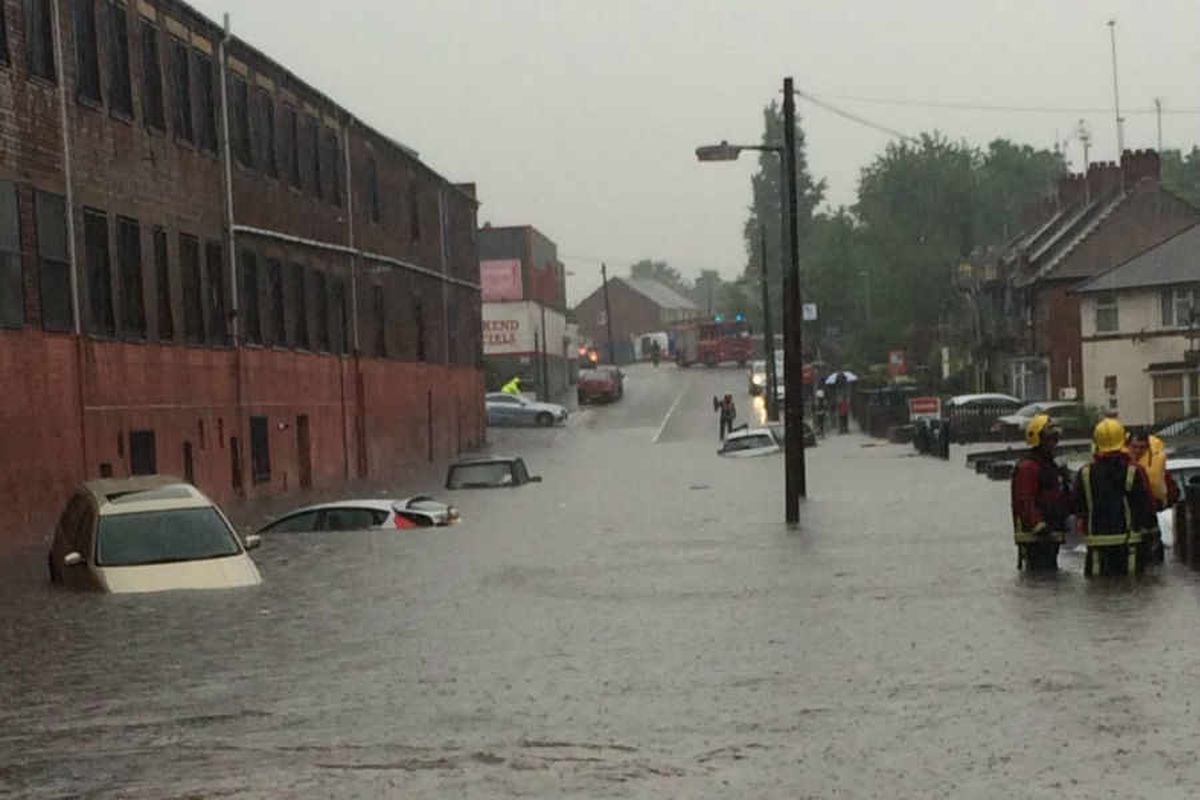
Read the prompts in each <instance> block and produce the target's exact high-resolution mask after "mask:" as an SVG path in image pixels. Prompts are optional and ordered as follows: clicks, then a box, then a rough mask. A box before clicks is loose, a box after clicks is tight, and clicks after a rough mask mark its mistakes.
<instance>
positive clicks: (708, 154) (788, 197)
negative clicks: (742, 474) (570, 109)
mask: <svg viewBox="0 0 1200 800" xmlns="http://www.w3.org/2000/svg"><path fill="white" fill-rule="evenodd" d="M783 137H784V142H783V146H782V147H780V146H778V145H732V144H730V143H729V142H727V141H722V142H721V143H720V144H714V145H704V146H701V147H697V148H696V158H697V159H698V160H700V161H736V160H737V158H738V155H739V154H740V153H741V152H742V151H743V150H755V151H759V152H767V153H775V154H777V155H779V156H780V167H781V168H782V170H783V183H782V186H781V189H782V191H783V196H784V203H783V221H784V226H783V229H782V230H781V240H782V241H783V242H786V244H787V260H786V261H783V260H782V259H781V262H782V266H783V329H784V337H783V354H784V355H783V357H784V377H785V382H786V388H785V393H784V394H785V399H784V404H783V405H784V420H785V424H784V449H785V456H784V463H785V471H786V472H785V484H786V486H785V489H784V516H785V518H786V520H787V522H788V523H796V522H799V521H800V498H802V497H804V496H806V494H807V475H806V469H805V462H804V401H803V397H804V355H803V347H804V339H803V331H802V328H801V326H802V321H801V308H802V305H801V301H800V249H799V241H798V234H799V231H798V227H799V225H798V220H797V210H796V209H797V186H796V97H795V92H794V89H793V86H792V79H791V78H785V79H784V81H783ZM781 249H782V248H781ZM762 270H763V275H762V279H763V291H764V299H763V309H764V311H766V308H767V302H766V280H767V265H766V259H765V258H764V259H763V264H762ZM768 319H769V313H767V314H765V315H764V319H763V323H764V328H766V327H767V325H768V324H769V323H768ZM763 338H764V342H765V345H766V347H765V350H766V355H767V369H768V370H769V372H768V376H769V377H768V382H769V383H771V386H770V387H769V390H768V391H769V394H770V399H769V400H768V404H769V405H768V408H770V403H771V401H773V400H774V394H775V386H774V377H773V375H772V373H773V372H774V368H775V353H774V351H775V342H774V334H773V333H772V332H771V331H768V330H764V332H763ZM789 400H790V401H791V402H789Z"/></svg>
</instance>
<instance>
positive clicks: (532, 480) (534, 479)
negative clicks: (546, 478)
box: [529, 475, 542, 483]
mask: <svg viewBox="0 0 1200 800" xmlns="http://www.w3.org/2000/svg"><path fill="white" fill-rule="evenodd" d="M529 482H530V483H541V482H542V476H541V475H530V476H529Z"/></svg>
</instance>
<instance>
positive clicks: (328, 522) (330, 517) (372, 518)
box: [318, 506, 388, 531]
mask: <svg viewBox="0 0 1200 800" xmlns="http://www.w3.org/2000/svg"><path fill="white" fill-rule="evenodd" d="M387 516H388V515H387V512H386V511H375V510H372V509H370V508H359V507H354V506H343V507H337V508H327V509H325V511H324V513H323V514H322V515H321V519H320V520H319V521H318V530H322V531H365V530H370V529H371V528H375V527H378V526H379V524H380V523H381V522H382V521H383V520H384V519H387Z"/></svg>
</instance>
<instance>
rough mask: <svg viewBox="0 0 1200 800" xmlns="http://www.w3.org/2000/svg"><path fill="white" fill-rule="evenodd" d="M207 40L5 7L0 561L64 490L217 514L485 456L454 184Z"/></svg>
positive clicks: (239, 49) (475, 327)
mask: <svg viewBox="0 0 1200 800" xmlns="http://www.w3.org/2000/svg"><path fill="white" fill-rule="evenodd" d="M59 8H61V15H60V14H59V13H58V10H59ZM222 40H223V33H222V30H221V28H220V27H219V26H217V25H216V24H215V23H214V22H213V21H211V20H208V19H206V18H204V17H203V16H201V15H199V14H197V13H196V12H195V11H194V10H192V9H191V8H189V7H188V6H187V5H185V4H183V3H179V2H173V0H139V2H135V3H128V4H121V3H113V2H107V1H106V0H82V2H76V3H71V4H67V3H59V2H55V0H0V375H3V377H4V385H5V387H6V389H7V391H5V393H4V397H3V399H2V400H0V498H3V503H0V548H3V547H4V546H5V545H9V544H13V543H16V542H21V541H26V542H28V541H34V540H37V539H39V538H41V537H44V536H46V535H47V534H49V533H50V532H51V530H52V527H53V523H54V519H55V517H56V514H57V512H58V510H59V507H60V504H61V503H62V501H63V500H64V499H65V497H66V496H67V494H68V492H69V490H70V489H71V487H72V486H73V484H75V483H76V482H78V481H80V480H82V479H86V478H91V477H96V476H100V475H108V474H111V475H115V476H122V475H128V474H134V473H144V472H155V471H157V472H161V473H175V474H179V475H182V476H185V477H187V478H189V479H191V480H194V482H195V483H196V484H197V485H198V486H200V487H201V488H202V489H203V490H205V491H206V492H208V493H209V494H211V495H212V496H213V497H214V498H215V499H217V500H218V501H222V502H229V501H232V500H235V499H237V498H249V497H255V496H259V495H263V494H267V493H278V492H286V491H290V490H294V489H298V488H304V487H308V486H314V487H323V486H326V487H327V486H333V485H336V484H337V483H339V482H341V481H345V480H347V479H355V478H369V479H378V480H400V479H403V478H404V477H405V476H408V475H411V474H413V472H414V471H415V470H418V469H420V468H421V467H422V465H428V464H429V463H430V462H432V461H437V460H440V459H444V458H446V457H449V456H451V455H453V454H455V453H456V452H458V451H459V450H462V449H465V448H468V447H471V446H474V445H476V444H478V443H479V442H480V441H481V439H482V435H483V424H484V417H483V409H482V400H481V397H482V376H481V371H480V368H479V362H480V299H479V267H478V257H477V254H476V236H475V215H476V200H475V196H474V187H473V186H457V185H454V184H451V183H449V182H448V181H447V180H446V179H444V178H443V177H441V176H440V175H438V174H437V173H436V172H434V171H433V170H432V169H430V168H429V167H428V166H427V165H425V164H424V163H422V162H421V160H420V159H419V158H418V156H417V154H416V153H414V152H413V151H412V150H410V149H408V148H406V147H404V146H403V145H400V144H398V143H396V142H394V141H392V140H391V139H389V138H388V137H386V136H384V135H383V134H381V133H379V132H378V131H375V130H373V129H372V128H370V127H369V126H368V125H366V124H365V123H363V122H361V121H360V120H358V119H356V118H355V117H353V116H352V115H351V114H350V113H349V112H347V111H346V110H345V109H343V108H341V107H339V106H338V105H337V104H336V103H335V102H334V101H332V100H331V99H329V98H328V97H325V96H324V95H322V94H321V93H320V92H318V91H317V90H315V89H313V88H312V87H311V86H308V85H307V84H305V83H303V82H302V81H301V80H299V79H298V78H297V77H296V76H295V75H293V74H292V73H290V72H289V71H288V70H287V69H285V68H284V67H282V66H281V65H279V64H277V63H275V62H274V61H272V60H271V59H269V58H268V57H266V56H265V55H263V54H262V53H260V52H258V51H257V50H255V49H254V48H253V47H251V46H250V45H248V44H247V43H245V42H242V41H240V40H238V39H236V38H230V39H228V40H226V41H222Z"/></svg>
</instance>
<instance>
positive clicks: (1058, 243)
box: [1015, 192, 1129, 287]
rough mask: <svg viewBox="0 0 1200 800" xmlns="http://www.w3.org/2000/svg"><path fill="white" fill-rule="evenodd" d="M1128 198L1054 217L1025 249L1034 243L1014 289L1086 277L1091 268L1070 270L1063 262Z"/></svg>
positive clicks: (1107, 200)
mask: <svg viewBox="0 0 1200 800" xmlns="http://www.w3.org/2000/svg"><path fill="white" fill-rule="evenodd" d="M1128 198H1129V194H1128V193H1126V192H1121V193H1119V194H1117V195H1115V196H1112V197H1108V198H1105V199H1101V200H1093V201H1092V202H1089V203H1082V204H1080V205H1078V206H1075V207H1073V208H1071V209H1069V210H1067V211H1065V212H1062V211H1060V212H1059V213H1057V214H1055V215H1054V217H1052V218H1051V219H1050V220H1049V221H1048V222H1047V223H1046V224H1045V225H1043V226H1042V227H1041V228H1040V229H1039V230H1038V231H1037V233H1035V234H1034V235H1033V236H1032V237H1030V239H1029V240H1028V245H1034V244H1035V243H1036V249H1033V250H1032V251H1031V252H1030V253H1029V261H1028V264H1029V267H1028V268H1027V270H1026V271H1023V273H1022V274H1020V275H1018V276H1017V278H1016V281H1015V283H1016V285H1017V286H1018V287H1024V286H1028V285H1030V284H1032V283H1036V282H1037V281H1040V280H1044V279H1046V278H1087V277H1089V276H1090V275H1091V272H1090V269H1091V266H1090V265H1087V264H1084V265H1074V266H1073V267H1072V265H1070V264H1065V265H1064V261H1066V259H1067V257H1068V256H1070V255H1071V253H1073V252H1074V251H1075V249H1076V248H1077V247H1079V245H1081V244H1083V242H1085V241H1086V240H1087V238H1088V237H1089V236H1091V235H1092V234H1093V233H1095V232H1096V229H1097V228H1099V227H1100V225H1101V223H1103V222H1104V221H1105V220H1106V219H1108V218H1109V217H1110V216H1112V214H1113V212H1114V211H1116V210H1117V209H1118V208H1119V207H1120V206H1121V204H1122V203H1124V202H1125V201H1126V200H1127V199H1128ZM1020 246H1021V245H1018V247H1020Z"/></svg>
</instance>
